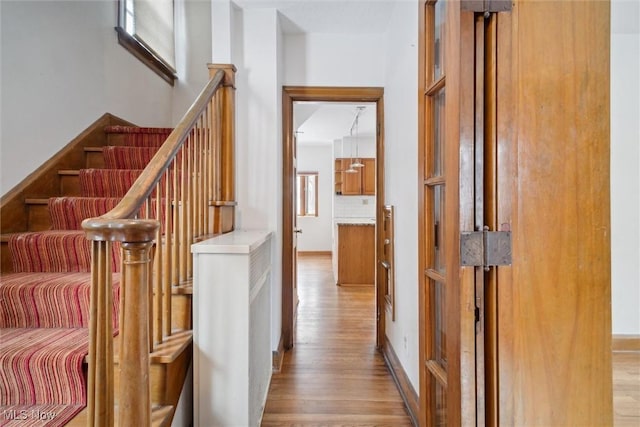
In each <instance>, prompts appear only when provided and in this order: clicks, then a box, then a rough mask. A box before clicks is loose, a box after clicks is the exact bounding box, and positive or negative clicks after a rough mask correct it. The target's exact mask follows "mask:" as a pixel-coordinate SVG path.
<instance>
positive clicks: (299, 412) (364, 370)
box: [262, 256, 411, 427]
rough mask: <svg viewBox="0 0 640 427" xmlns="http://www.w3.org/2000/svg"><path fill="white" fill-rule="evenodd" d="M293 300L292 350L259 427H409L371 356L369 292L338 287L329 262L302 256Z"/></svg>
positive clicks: (380, 367)
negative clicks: (295, 316)
mask: <svg viewBox="0 0 640 427" xmlns="http://www.w3.org/2000/svg"><path fill="white" fill-rule="evenodd" d="M298 296H299V299H300V303H299V305H298V320H297V326H296V341H295V347H294V349H293V350H291V351H289V352H287V353H286V354H285V358H284V362H283V367H282V371H281V372H280V373H277V374H274V375H273V378H272V380H271V388H270V390H269V396H268V399H267V404H266V407H265V412H264V417H263V420H262V426H263V427H272V426H323V427H324V426H347V425H348V426H365V425H366V426H372V425H375V426H394V427H402V426H411V420H410V418H409V416H408V415H407V411H406V409H405V407H404V404H403V402H402V399H401V398H400V394H399V393H398V390H397V389H396V386H395V384H394V382H393V380H392V379H391V374H390V373H389V371H388V370H387V368H386V366H385V363H384V360H383V358H382V355H381V354H379V353H378V352H377V351H376V349H375V325H374V313H375V311H374V300H373V298H374V289H373V287H338V286H336V285H335V282H334V279H333V274H332V271H331V257H330V256H313V257H310V256H305V257H300V258H299V261H298Z"/></svg>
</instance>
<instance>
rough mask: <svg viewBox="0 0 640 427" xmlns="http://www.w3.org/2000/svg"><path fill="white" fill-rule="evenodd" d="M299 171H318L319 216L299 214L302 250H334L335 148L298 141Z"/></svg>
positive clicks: (299, 244)
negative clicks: (332, 242)
mask: <svg viewBox="0 0 640 427" xmlns="http://www.w3.org/2000/svg"><path fill="white" fill-rule="evenodd" d="M297 155H298V157H297V161H298V172H318V216H317V217H314V216H307V217H298V228H300V229H302V234H299V235H298V250H299V251H331V233H332V232H333V221H332V217H333V148H332V146H331V144H326V143H325V144H313V143H305V144H301V143H298V151H297Z"/></svg>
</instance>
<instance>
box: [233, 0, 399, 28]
mask: <svg viewBox="0 0 640 427" xmlns="http://www.w3.org/2000/svg"><path fill="white" fill-rule="evenodd" d="M397 1H406V0H341V1H340V0H234V3H235V4H236V5H238V6H239V7H240V8H242V9H248V8H269V9H276V10H278V11H279V12H280V23H281V24H282V29H283V31H284V32H285V33H330V34H370V33H383V32H385V31H386V30H387V26H388V24H389V19H390V18H391V12H392V10H393V7H394V5H395V3H396V2H397Z"/></svg>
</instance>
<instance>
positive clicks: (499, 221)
mask: <svg viewBox="0 0 640 427" xmlns="http://www.w3.org/2000/svg"><path fill="white" fill-rule="evenodd" d="M441 3H444V2H443V1H442V0H439V1H437V2H434V1H430V0H429V1H425V2H424V3H421V10H420V13H421V15H420V20H421V23H420V28H421V34H420V36H421V37H420V40H421V55H420V56H421V59H420V70H421V80H420V94H421V97H422V98H421V102H420V105H419V108H420V120H421V122H420V126H419V138H420V141H421V144H420V147H421V153H420V161H421V163H420V169H421V171H422V177H421V178H422V185H423V191H422V192H421V196H422V198H423V200H422V202H423V208H422V209H421V211H422V212H421V216H420V222H419V224H420V227H421V228H420V236H421V237H420V246H419V247H420V258H419V259H420V268H421V272H423V277H422V280H421V283H420V302H419V304H420V315H421V318H420V337H421V343H420V356H421V371H420V397H421V402H420V403H421V413H420V425H422V426H432V425H465V426H467V425H492V426H497V425H503V426H511V425H517V426H527V425H574V426H579V425H611V424H612V387H611V320H610V316H611V312H610V243H609V235H610V230H609V227H610V225H609V151H608V149H609V69H608V66H609V65H608V64H609V44H608V40H609V5H608V4H607V3H606V2H580V3H579V4H575V3H573V2H563V1H548V2H539V1H528V0H517V1H515V2H511V1H507V2H502V1H484V2H480V1H461V2H446V6H445V5H444V4H441ZM499 3H500V4H499ZM502 6H505V9H501V7H502ZM494 7H495V10H487V9H488V8H494ZM506 9H510V10H506ZM568 22H571V25H567V23H568ZM439 65H440V66H441V67H443V68H442V69H439V68H438V66H439ZM445 76H446V77H445ZM485 230H486V231H488V232H493V231H504V232H508V233H510V235H511V254H512V260H511V262H510V264H509V265H500V266H488V265H486V263H481V264H479V265H478V266H473V265H462V259H461V251H462V250H463V248H462V246H461V236H462V234H464V233H467V232H468V233H472V232H480V233H481V234H482V232H483V231H485ZM485 242H486V240H485ZM487 249H491V248H490V247H488V248H487ZM485 254H486V252H483V253H482V256H483V257H484V256H485Z"/></svg>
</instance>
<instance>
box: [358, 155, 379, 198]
mask: <svg viewBox="0 0 640 427" xmlns="http://www.w3.org/2000/svg"><path fill="white" fill-rule="evenodd" d="M361 161H362V163H363V164H364V167H363V168H362V169H363V172H362V194H364V195H367V196H375V194H376V159H362V160H361Z"/></svg>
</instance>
